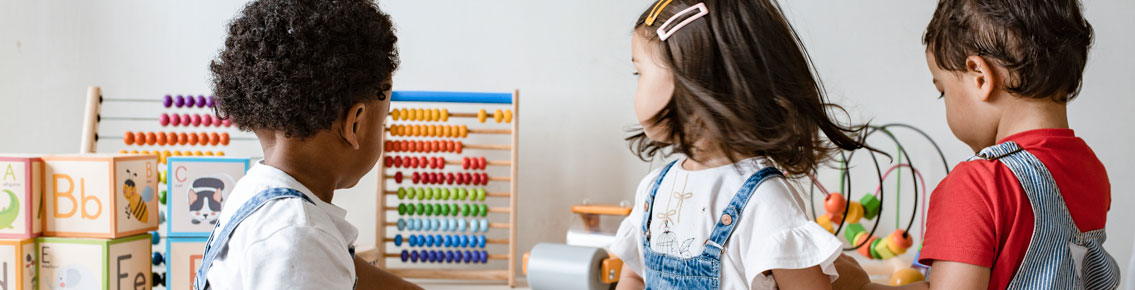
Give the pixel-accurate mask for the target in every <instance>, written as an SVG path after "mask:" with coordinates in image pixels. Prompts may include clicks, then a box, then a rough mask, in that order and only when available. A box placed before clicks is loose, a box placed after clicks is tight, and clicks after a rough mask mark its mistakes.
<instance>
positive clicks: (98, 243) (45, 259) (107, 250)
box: [38, 234, 152, 290]
mask: <svg viewBox="0 0 1135 290" xmlns="http://www.w3.org/2000/svg"><path fill="white" fill-rule="evenodd" d="M150 239H151V235H150V234H141V235H136V236H129V237H125V238H119V239H114V240H103V239H89V238H47V237H44V238H39V240H38V242H39V262H40V264H39V273H40V275H39V283H40V285H44V286H45V288H46V289H84V290H86V289H104V290H109V289H119V290H120V289H150V287H151V282H150V278H151V273H152V271H151V267H150Z"/></svg>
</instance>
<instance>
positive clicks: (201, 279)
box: [193, 188, 315, 290]
mask: <svg viewBox="0 0 1135 290" xmlns="http://www.w3.org/2000/svg"><path fill="white" fill-rule="evenodd" d="M281 198H302V199H303V200H304V201H306V202H308V203H311V204H315V202H313V201H311V198H308V197H307V195H305V194H303V193H302V192H299V191H297V190H295V189H291V188H269V189H265V190H264V191H261V192H260V193H257V194H256V195H255V196H253V197H252V199H249V200H248V201H247V202H245V203H244V205H242V206H241V207H240V208H239V209H237V211H236V213H234V214H233V216H232V217H231V218H229V221H228V222H227V223H225V227H224V229H222V230H221V231H220V232H216V231H215V230H216V227H217V226H218V225H220V223H217V225H214V226H213V229H214V232H213V233H214V234H212V235H209V240H208V241H206V242H205V254H204V257H202V259H201V268H198V269H197V278H196V279H195V280H194V281H193V289H196V290H204V289H209V279H208V278H207V277H206V274H208V273H209V267H211V266H212V265H213V260H214V259H216V258H217V254H218V253H220V252H221V249H224V246H225V245H227V244H228V242H229V238H231V237H232V234H233V231H235V230H236V227H237V226H239V225H240V223H241V222H243V221H244V219H245V218H247V217H248V216H250V215H252V213H254V212H256V211H257V210H259V209H260V207H262V206H264V205H265V204H268V202H270V201H272V200H276V199H281Z"/></svg>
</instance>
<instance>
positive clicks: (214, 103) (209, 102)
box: [205, 96, 217, 108]
mask: <svg viewBox="0 0 1135 290" xmlns="http://www.w3.org/2000/svg"><path fill="white" fill-rule="evenodd" d="M205 106H207V107H210V108H213V107H216V106H217V101H216V99H215V98H214V97H213V96H209V100H207V101H205Z"/></svg>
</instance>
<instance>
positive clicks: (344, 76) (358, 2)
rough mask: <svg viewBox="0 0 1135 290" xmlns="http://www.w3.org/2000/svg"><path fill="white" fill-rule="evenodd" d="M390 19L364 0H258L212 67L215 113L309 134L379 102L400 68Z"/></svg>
mask: <svg viewBox="0 0 1135 290" xmlns="http://www.w3.org/2000/svg"><path fill="white" fill-rule="evenodd" d="M397 42H398V37H396V36H395V35H394V27H393V23H392V22H391V21H390V16H389V15H387V14H385V13H383V12H382V10H380V9H379V8H378V6H377V5H376V4H375V3H374V2H372V1H368V0H339V1H322V0H259V1H254V2H252V3H249V4H248V5H247V6H245V7H244V9H243V11H242V12H241V14H240V15H239V16H237V17H236V18H235V19H233V20H232V22H231V23H230V24H229V26H228V38H227V39H225V47H224V49H222V50H221V52H220V55H218V56H217V58H216V59H215V60H213V62H212V63H211V64H210V66H209V67H210V69H211V70H212V72H213V80H212V81H213V92H214V94H215V95H216V101H217V106H216V108H217V111H218V114H219V115H220V116H221V117H222V118H229V119H231V120H232V121H233V123H235V124H236V125H237V126H238V127H239V128H240V129H241V130H271V131H278V132H283V133H284V134H285V136H287V137H296V138H301V139H302V138H308V137H311V136H313V135H315V134H316V133H318V132H320V131H323V130H326V129H329V128H330V127H331V125H332V124H333V123H334V122H335V120H337V119H338V118H340V117H342V114H344V113H345V112H346V110H347V109H349V108H350V106H353V105H354V104H356V103H359V102H364V101H368V100H375V99H379V100H381V99H383V98H385V92H386V91H387V90H389V88H390V85H391V84H390V83H389V82H388V80H389V79H390V77H391V75H392V74H393V73H394V70H396V69H397V68H398V64H399V61H398V51H397V48H396V47H395V44H396V43H397Z"/></svg>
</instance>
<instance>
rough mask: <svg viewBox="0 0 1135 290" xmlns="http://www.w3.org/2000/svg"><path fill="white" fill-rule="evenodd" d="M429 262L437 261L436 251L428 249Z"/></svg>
mask: <svg viewBox="0 0 1135 290" xmlns="http://www.w3.org/2000/svg"><path fill="white" fill-rule="evenodd" d="M430 262H431V263H432V262H437V251H434V250H430Z"/></svg>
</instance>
